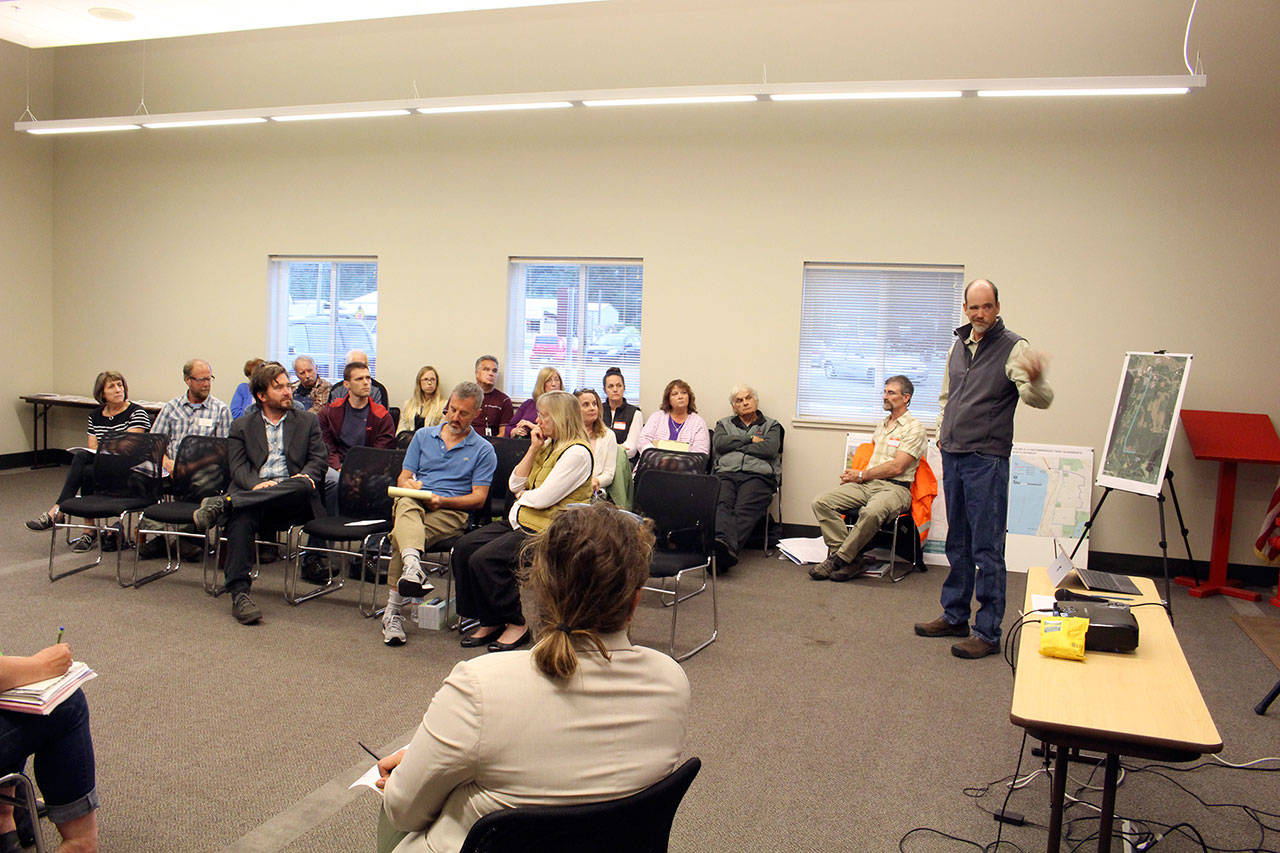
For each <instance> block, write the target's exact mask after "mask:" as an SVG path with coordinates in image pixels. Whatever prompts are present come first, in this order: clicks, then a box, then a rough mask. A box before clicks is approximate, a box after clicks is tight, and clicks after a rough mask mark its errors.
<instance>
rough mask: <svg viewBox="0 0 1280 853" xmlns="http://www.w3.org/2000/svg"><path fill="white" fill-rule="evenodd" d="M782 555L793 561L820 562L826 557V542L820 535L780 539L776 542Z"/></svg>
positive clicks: (802, 563)
mask: <svg viewBox="0 0 1280 853" xmlns="http://www.w3.org/2000/svg"><path fill="white" fill-rule="evenodd" d="M778 550H779V551H780V552H781V553H782V556H784V557H786V558H787V559H788V560H790V561H791V562H793V563H799V564H800V565H804V564H805V563H821V562H822V561H823V560H825V559H827V543H825V542H823V541H822V537H821V536H815V537H814V538H812V539H799V538H797V539H782V540H780V541H779V542H778Z"/></svg>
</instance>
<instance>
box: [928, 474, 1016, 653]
mask: <svg viewBox="0 0 1280 853" xmlns="http://www.w3.org/2000/svg"><path fill="white" fill-rule="evenodd" d="M941 453H942V490H943V493H944V495H945V496H946V501H947V562H948V563H950V564H951V572H950V573H949V574H948V575H947V579H946V580H945V581H943V583H942V613H943V615H944V616H945V617H946V619H947V621H948V622H952V623H958V622H967V621H969V599H970V597H972V596H973V594H974V591H975V587H976V590H977V595H978V605H979V608H978V615H977V618H975V619H974V620H973V633H975V634H977V635H978V636H979V637H981V638H982V639H984V640H986V641H987V642H989V643H998V642H1000V623H1001V621H1003V619H1004V580H1005V579H1004V574H1005V569H1004V536H1005V531H1006V529H1007V526H1008V517H1009V458H1008V457H1007V456H988V455H987V454H985V453H948V452H947V451H945V450H942V451H941Z"/></svg>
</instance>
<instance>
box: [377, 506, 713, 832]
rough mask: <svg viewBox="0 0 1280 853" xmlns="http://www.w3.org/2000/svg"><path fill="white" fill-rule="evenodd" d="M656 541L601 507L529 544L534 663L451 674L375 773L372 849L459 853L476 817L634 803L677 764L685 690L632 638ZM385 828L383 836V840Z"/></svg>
mask: <svg viewBox="0 0 1280 853" xmlns="http://www.w3.org/2000/svg"><path fill="white" fill-rule="evenodd" d="M652 548H653V534H652V533H650V532H649V530H648V528H647V526H645V524H643V523H642V522H640V521H638V520H637V519H636V518H635V516H632V515H630V514H628V513H624V512H622V511H620V510H616V509H613V508H611V507H609V505H607V504H594V505H592V506H583V507H572V508H570V509H567V510H565V511H564V512H561V513H560V514H558V515H557V516H556V517H555V519H554V520H553V521H552V522H551V525H550V527H548V528H547V529H546V530H544V531H543V532H542V533H540V534H538V535H537V536H536V537H534V538H533V539H532V540H531V541H530V546H529V551H528V554H529V556H530V558H531V565H530V568H529V571H528V577H527V580H526V583H527V585H528V587H529V590H530V592H532V593H533V596H534V598H535V600H536V601H537V607H538V620H537V621H538V626H539V627H538V644H537V645H536V646H534V648H533V649H532V650H531V651H519V652H512V653H510V654H503V655H485V656H482V657H479V658H475V659H472V660H466V661H462V662H461V663H459V664H457V665H456V666H455V667H454V668H453V672H451V673H450V674H449V677H448V678H446V679H445V682H444V685H443V686H442V687H441V688H440V690H439V691H438V692H437V693H436V695H435V698H434V699H432V700H431V705H430V707H429V708H428V709H427V712H426V715H425V716H424V717H423V718H422V724H421V725H420V726H419V727H418V730H417V732H416V733H415V734H414V736H413V740H412V741H411V742H410V744H409V747H408V749H407V750H401V751H400V752H397V753H395V754H393V755H390V756H387V757H386V758H384V759H382V760H381V761H379V762H378V768H379V770H380V772H381V773H382V776H383V778H382V779H381V780H379V782H378V784H379V786H381V787H383V789H384V793H385V799H384V803H383V808H384V812H383V815H382V820H383V823H384V824H385V823H388V822H389V823H390V824H391V825H392V826H394V827H395V828H396V829H397V830H400V831H402V832H406V833H407V834H406V835H403V836H400V835H396V834H394V833H390V832H381V831H380V832H379V836H380V839H379V840H380V842H381V843H380V844H379V850H390V849H394V850H395V851H396V853H417V851H429V852H430V853H453V851H457V850H458V849H459V848H460V847H461V846H462V843H463V840H464V839H465V838H466V835H467V832H468V830H470V828H471V825H472V824H474V823H475V822H476V821H477V820H478V819H479V818H480V817H481V816H482V815H485V814H488V813H489V812H493V811H497V810H498V809H504V808H512V807H516V806H531V805H572V804H577V803H589V802H599V801H602V800H610V799H614V798H616V797H622V796H626V795H627V794H632V793H635V792H636V791H640V790H642V789H644V788H647V787H648V786H650V785H652V784H653V783H654V782H657V781H658V780H659V779H662V778H663V777H664V776H666V775H668V774H669V773H671V771H673V770H674V769H675V768H676V767H677V766H678V765H679V763H680V755H681V752H682V750H683V749H684V742H685V732H686V728H687V724H688V717H689V681H688V679H687V678H686V677H685V674H684V670H682V669H681V668H680V666H679V664H677V663H676V662H675V661H673V660H672V659H671V658H669V657H667V656H666V655H664V654H662V653H661V652H657V651H654V650H653V649H648V648H644V647H643V646H633V645H632V644H631V641H630V640H629V639H628V638H627V627H628V625H629V623H630V622H631V617H632V614H634V613H635V608H636V603H637V602H638V601H639V600H640V587H641V586H642V585H643V584H644V582H645V579H646V578H647V576H648V571H649V553H650V551H651V549H652ZM384 828H385V827H384Z"/></svg>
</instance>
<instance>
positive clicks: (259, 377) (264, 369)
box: [249, 361, 289, 405]
mask: <svg viewBox="0 0 1280 853" xmlns="http://www.w3.org/2000/svg"><path fill="white" fill-rule="evenodd" d="M281 373H283V374H285V375H286V376H287V375H288V373H289V371H287V370H285V369H284V365H283V364H281V363H280V362H278V361H264V362H263V363H262V364H259V365H258V366H257V367H255V368H254V369H253V375H252V376H250V377H249V390H250V391H251V392H252V393H253V398H254V399H255V400H257V401H258V404H259V405H261V404H262V401H263V398H264V397H265V396H266V394H267V389H268V388H270V387H271V383H272V382H275V381H276V377H277V376H279V375H280V374H281Z"/></svg>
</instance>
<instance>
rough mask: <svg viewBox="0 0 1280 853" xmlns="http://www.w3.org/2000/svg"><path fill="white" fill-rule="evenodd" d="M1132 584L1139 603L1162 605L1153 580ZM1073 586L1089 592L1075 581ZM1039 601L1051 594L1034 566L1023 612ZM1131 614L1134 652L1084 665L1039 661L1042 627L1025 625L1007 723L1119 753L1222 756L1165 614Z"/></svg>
mask: <svg viewBox="0 0 1280 853" xmlns="http://www.w3.org/2000/svg"><path fill="white" fill-rule="evenodd" d="M1072 578H1073V579H1074V575H1072ZM1133 582H1134V583H1136V584H1137V585H1138V590H1139V591H1140V592H1141V593H1142V595H1141V596H1140V597H1139V598H1138V599H1136V600H1135V603H1136V602H1138V601H1145V602H1157V603H1158V602H1159V601H1160V597H1159V595H1158V594H1157V593H1156V586H1155V582H1154V581H1152V580H1151V579H1150V578H1144V577H1134V578H1133ZM1073 587H1074V588H1075V590H1076V591H1078V592H1087V590H1085V589H1084V588H1083V587H1081V586H1080V585H1079V583H1078V581H1077V582H1076V583H1074V584H1073ZM1034 594H1039V595H1050V596H1051V595H1052V594H1053V587H1052V586H1051V585H1050V584H1049V577H1048V573H1047V570H1046V569H1045V568H1044V567H1043V566H1039V567H1037V566H1033V567H1032V568H1031V569H1030V571H1028V573H1027V594H1026V599H1025V603H1024V606H1023V611H1024V612H1030V610H1031V596H1032V595H1034ZM1132 613H1133V616H1134V618H1135V619H1136V620H1137V621H1138V648H1137V649H1136V650H1134V651H1133V652H1094V651H1089V652H1085V659H1084V660H1083V661H1072V660H1064V659H1061V658H1051V657H1045V656H1044V655H1041V654H1040V630H1039V628H1040V626H1039V625H1035V624H1028V625H1027V626H1026V628H1024V629H1023V630H1022V632H1021V635H1020V636H1019V637H1018V659H1017V663H1018V671H1017V676H1016V677H1015V679H1014V684H1013V706H1012V708H1011V709H1010V711H1009V719H1010V720H1012V721H1013V723H1014V724H1016V725H1019V726H1023V727H1024V728H1028V729H1032V730H1033V731H1036V732H1047V733H1060V734H1068V735H1075V736H1079V737H1082V738H1091V739H1097V740H1100V741H1103V742H1106V743H1111V744H1113V745H1115V746H1116V747H1117V748H1116V750H1115V751H1116V752H1119V753H1121V754H1125V752H1126V751H1125V750H1124V749H1123V747H1124V746H1125V745H1131V746H1137V747H1146V748H1154V749H1156V750H1159V749H1167V750H1174V751H1185V752H1195V753H1199V754H1204V753H1211V752H1219V751H1220V750H1221V749H1222V736H1221V735H1219V734H1218V728H1217V726H1215V725H1214V723H1213V718H1212V717H1211V716H1210V714H1209V709H1208V708H1207V707H1206V706H1205V704H1204V698H1203V697H1202V696H1201V695H1200V687H1199V686H1198V685H1197V684H1196V680H1195V676H1193V675H1192V674H1191V667H1190V666H1188V664H1187V659H1186V657H1185V656H1184V655H1183V654H1182V647H1181V646H1180V645H1179V644H1178V638H1177V636H1176V635H1175V634H1174V632H1173V626H1172V625H1170V624H1169V618H1168V616H1167V615H1166V614H1165V611H1164V608H1162V607H1159V606H1147V607H1135V608H1133V610H1132ZM1031 618H1032V619H1034V618H1036V617H1035V616H1034V615H1033V616H1032V617H1031ZM1138 754H1141V753H1140V752H1139V753H1138Z"/></svg>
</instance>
